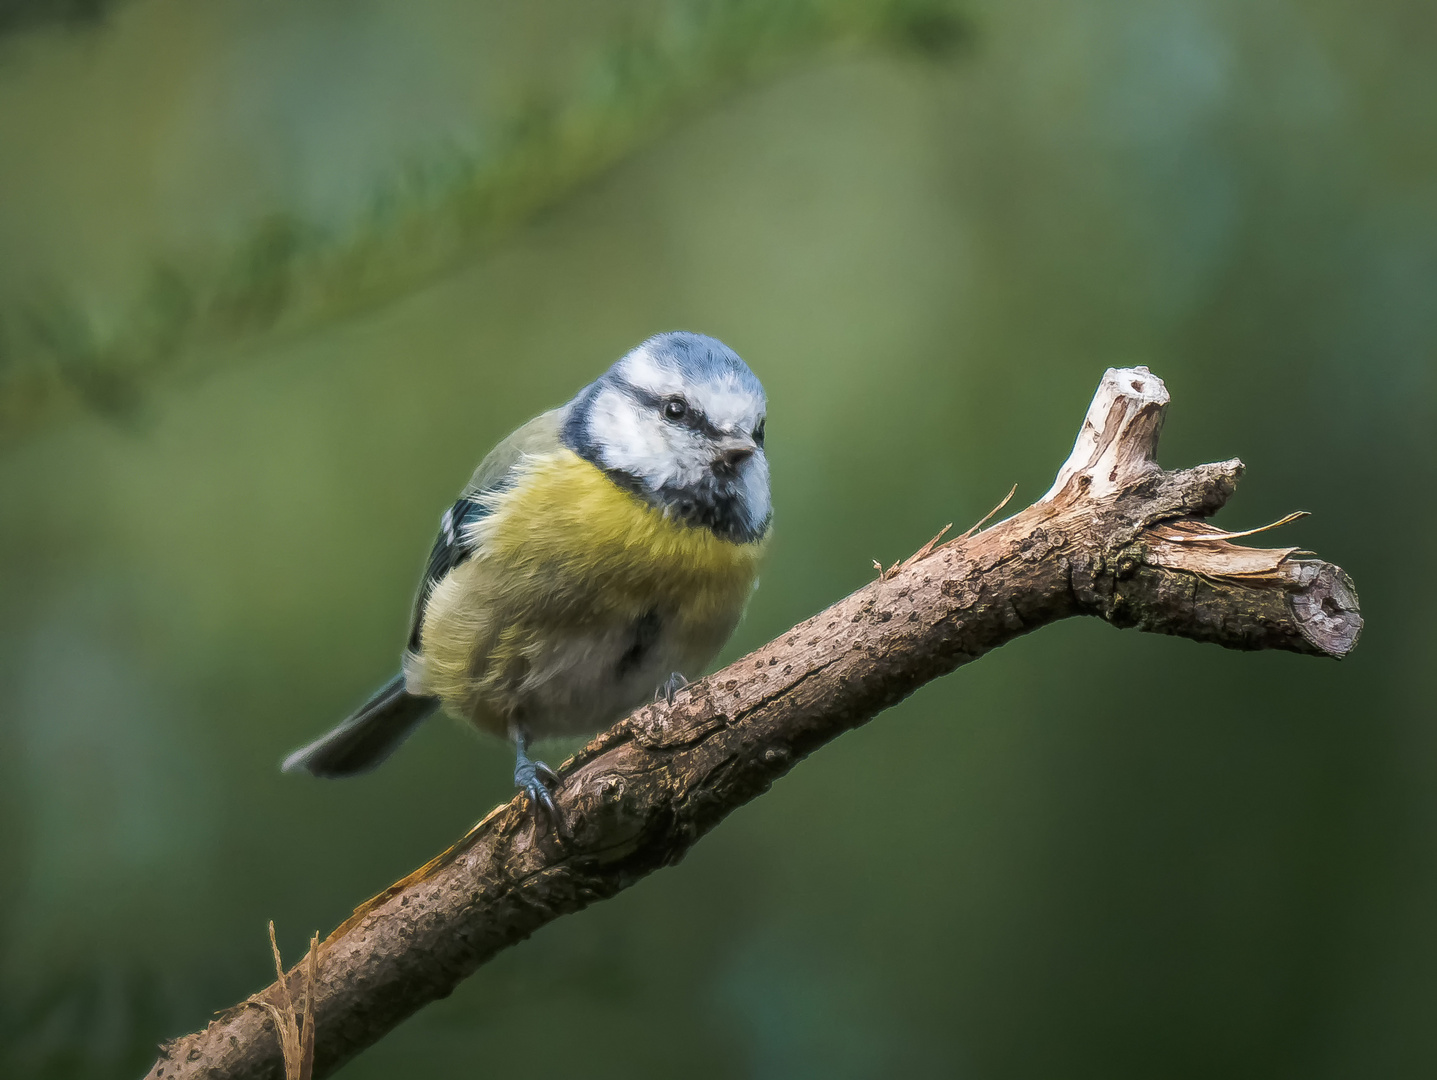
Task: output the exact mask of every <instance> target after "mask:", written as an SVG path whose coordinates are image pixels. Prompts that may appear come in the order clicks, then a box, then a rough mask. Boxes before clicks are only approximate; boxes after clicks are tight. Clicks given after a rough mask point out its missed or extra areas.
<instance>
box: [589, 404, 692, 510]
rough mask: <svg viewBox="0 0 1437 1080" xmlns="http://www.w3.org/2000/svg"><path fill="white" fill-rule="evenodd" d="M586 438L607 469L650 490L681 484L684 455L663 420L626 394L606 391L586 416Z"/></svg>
mask: <svg viewBox="0 0 1437 1080" xmlns="http://www.w3.org/2000/svg"><path fill="white" fill-rule="evenodd" d="M589 434H590V437H591V438H592V439H593V440H594V443H595V445H596V446H597V448H598V452H599V459H600V460H601V461H602V462H603V464H604V465H605V466H606V467H607V468H610V469H618V470H620V471H622V472H626V473H628V474H629V475H630V476H636V477H638V478H639V479H640V480H642V481H644V482H645V483H646V484H648V485H649V486H650V487H653V488H659V487H662V486H663V485H664V484H668V483H674V482H678V481H681V479H682V476H681V474H682V472H683V465H684V462H683V457H684V455H683V453H682V449H681V448H680V447H677V446H674V445H673V440H672V435H673V434H674V433H673V432H672V431H671V430H670V429H669V426H668V425H667V424H666V423H665V421H664V420H663V418H662V417H660V416H659V415H658V413H657V412H655V411H654V410H652V409H649V408H646V407H645V406H643V405H641V404H640V403H639V402H636V401H634V399H633V398H631V397H629V396H628V395H627V394H624V393H621V392H620V391H617V390H605V391H604V392H603V393H601V394H600V395H599V396H598V397H597V398H596V399H595V400H594V405H593V411H592V412H591V413H590V416H589Z"/></svg>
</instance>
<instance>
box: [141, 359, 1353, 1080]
mask: <svg viewBox="0 0 1437 1080" xmlns="http://www.w3.org/2000/svg"><path fill="white" fill-rule="evenodd" d="M1167 404H1168V395H1167V390H1166V389H1165V388H1164V386H1163V384H1162V381H1161V380H1160V379H1158V378H1157V377H1156V376H1154V375H1152V374H1151V373H1150V372H1148V371H1147V369H1145V368H1126V369H1115V370H1110V371H1108V372H1107V374H1106V375H1104V377H1103V381H1102V384H1101V386H1100V387H1099V388H1098V393H1097V395H1096V397H1094V399H1093V403H1092V406H1091V407H1090V408H1089V410H1088V415H1087V418H1086V419H1085V420H1084V422H1083V427H1082V430H1081V432H1080V433H1079V435H1078V439H1077V442H1076V444H1075V445H1074V447H1073V453H1072V455H1071V456H1070V457H1069V458H1068V460H1067V461H1066V462H1065V463H1064V464H1063V467H1062V468H1061V469H1060V470H1059V472H1058V478H1057V481H1056V482H1055V483H1054V485H1053V488H1052V490H1050V491H1049V492H1048V493H1047V494H1046V495H1045V496H1043V498H1042V499H1040V500H1039V501H1038V502H1036V503H1034V504H1033V505H1032V506H1030V507H1028V509H1026V510H1024V511H1022V512H1021V513H1019V514H1016V515H1014V516H1013V517H1010V518H1008V519H1007V520H1005V521H1002V522H999V523H998V524H997V525H994V526H993V527H991V528H989V529H987V530H985V531H983V532H979V533H976V534H975V535H965V536H963V537H960V538H958V539H956V540H951V541H948V542H947V543H937V542H935V543H930V544H928V545H925V547H924V548H923V549H922V550H920V551H919V552H918V554H917V555H915V556H913V557H912V558H910V559H908V560H907V561H905V562H903V563H900V564H898V565H897V566H896V567H894V568H893V569H892V570H890V571H888V572H884V573H880V574H879V576H878V579H877V580H875V581H873V582H872V583H870V584H869V585H868V586H866V587H865V588H862V589H860V590H858V591H857V592H856V593H854V594H853V595H851V596H849V597H847V598H845V599H843V600H840V601H839V602H838V603H837V604H835V605H833V606H832V607H831V608H829V609H828V610H827V611H824V612H822V613H820V614H818V615H815V616H814V617H813V618H811V619H809V620H808V621H806V622H804V623H801V624H799V625H798V626H796V627H794V628H793V629H792V630H790V631H789V632H788V633H786V634H784V635H782V636H781V637H779V638H778V639H776V640H774V641H772V642H770V643H769V644H767V645H765V646H764V647H763V648H761V649H758V650H757V651H755V652H753V653H751V654H749V655H748V656H746V657H744V658H743V659H742V660H739V661H737V662H735V663H733V664H731V665H729V666H728V667H727V668H725V669H724V670H722V671H720V672H718V673H716V674H714V675H711V676H709V677H708V678H707V679H704V680H702V681H700V682H698V683H695V684H693V685H692V686H689V687H687V688H685V689H683V690H680V691H679V692H678V693H677V695H676V697H675V699H674V700H673V702H672V703H668V702H663V701H660V702H657V703H655V704H653V705H649V706H645V707H644V708H642V709H639V710H638V711H637V712H635V713H633V714H632V715H631V716H629V717H628V718H626V719H625V720H623V721H621V722H620V723H619V724H617V725H615V726H614V727H613V728H611V729H610V730H608V731H606V732H604V733H603V734H602V735H600V736H598V737H597V738H596V739H594V740H593V741H592V742H591V743H590V744H589V745H588V746H586V747H585V748H584V749H583V750H582V751H580V752H579V753H578V754H576V755H575V756H574V757H573V758H572V759H571V760H570V761H568V762H566V763H565V764H564V766H563V767H562V768H561V770H560V773H561V783H560V785H559V786H558V788H557V789H556V791H555V793H554V797H555V801H556V803H557V806H558V814H559V817H560V819H561V821H560V824H561V826H562V828H561V829H560V830H549V829H545V828H544V827H543V825H544V819H543V818H542V817H540V818H538V819H537V821H536V817H535V815H533V814H531V813H528V812H526V808H525V806H524V803H523V799H522V797H519V798H516V799H515V800H514V801H513V802H510V803H508V804H507V805H504V806H501V807H499V808H497V809H496V810H494V811H493V812H492V813H490V814H489V816H488V817H486V818H485V819H484V820H483V821H481V822H480V823H479V824H478V825H476V826H475V827H474V828H473V829H472V830H470V832H469V833H468V835H466V836H465V837H464V838H463V839H462V840H460V841H459V843H457V844H456V845H455V846H454V847H452V848H451V849H450V850H449V851H447V852H445V853H443V854H442V855H440V856H439V857H437V858H436V859H434V860H432V861H431V862H430V863H428V864H427V865H425V866H424V867H421V868H420V869H419V870H417V871H415V872H414V873H413V874H411V875H410V876H409V877H407V878H405V879H404V880H403V881H400V882H397V883H395V884H394V885H393V886H391V887H390V888H389V889H388V890H386V891H385V892H384V893H382V894H380V895H379V896H376V897H374V898H373V899H371V900H370V901H368V902H367V903H365V904H364V905H362V906H361V907H360V908H359V909H358V910H356V912H355V913H354V915H353V916H352V917H351V918H350V919H349V920H348V921H347V922H345V923H344V924H343V925H342V926H340V927H339V928H338V929H337V930H335V931H334V932H333V933H332V934H330V936H329V937H328V938H327V939H326V940H325V941H324V942H323V943H322V944H321V945H320V946H319V950H318V984H317V988H316V991H315V993H314V995H313V997H314V1000H313V1002H312V1004H311V1005H310V1007H311V1008H312V1009H313V1017H314V1020H313V1032H312V1036H311V1035H310V1034H309V1033H306V1037H307V1038H308V1037H312V1038H313V1045H314V1075H315V1076H325V1075H327V1074H329V1073H330V1072H332V1071H334V1070H335V1069H336V1068H338V1067H339V1066H340V1065H341V1064H342V1063H343V1062H345V1061H347V1060H348V1059H349V1058H351V1057H353V1056H354V1055H355V1054H356V1053H358V1052H359V1051H360V1050H362V1049H363V1048H364V1047H366V1046H369V1045H370V1044H371V1043H373V1042H375V1041H376V1040H378V1039H379V1038H381V1037H382V1036H383V1035H384V1034H385V1033H386V1032H388V1031H389V1030H390V1029H391V1028H393V1027H394V1026H395V1025H397V1024H398V1023H399V1022H400V1021H401V1020H403V1019H404V1018H405V1017H407V1016H409V1015H410V1014H412V1013H413V1012H415V1011H416V1010H417V1009H419V1008H420V1007H421V1006H423V1005H424V1004H426V1003H427V1002H430V1001H432V1000H434V999H436V998H439V997H443V996H444V995H446V994H448V993H449V992H450V991H452V990H453V989H454V987H455V986H456V985H457V984H458V983H459V981H460V980H462V979H464V978H465V977H466V976H468V975H469V974H471V973H472V972H473V971H474V970H475V969H476V968H478V967H479V966H480V965H481V964H483V963H484V962H485V961H487V960H488V959H489V958H490V957H492V956H493V955H494V954H495V953H497V952H498V951H499V950H501V949H503V948H505V947H507V946H509V945H512V944H514V943H515V942H518V941H522V940H523V939H524V938H526V937H528V936H529V935H530V934H532V933H533V932H534V931H535V930H537V929H538V928H539V927H541V926H543V925H544V924H545V923H547V922H550V921H552V920H553V919H556V918H558V917H559V916H561V915H565V914H568V913H569V912H573V911H577V910H579V909H580V908H583V907H585V906H587V905H588V904H591V903H593V902H594V901H595V900H601V899H603V898H605V897H608V896H612V895H614V894H615V893H617V892H618V891H619V890H620V889H623V888H626V887H627V886H629V885H631V884H633V883H634V882H635V881H637V880H638V879H639V878H641V877H643V876H644V875H645V874H648V873H650V872H651V871H653V870H656V869H658V868H660V867H662V866H667V865H669V864H671V863H674V862H677V861H678V860H679V859H680V858H681V857H682V856H683V855H684V853H685V852H686V851H687V850H688V849H689V848H690V847H691V846H692V845H693V844H694V842H695V841H696V840H698V838H699V837H701V836H702V835H703V834H704V833H706V832H707V831H708V830H709V829H711V828H713V826H714V825H716V824H717V823H718V822H719V821H720V820H722V818H723V817H724V816H725V815H726V814H728V813H729V812H730V811H732V810H733V809H735V808H736V807H738V806H740V805H742V804H743V803H745V802H747V801H748V800H750V799H752V798H753V797H754V796H756V795H759V794H761V793H762V792H763V791H765V790H766V789H767V788H768V786H769V785H770V784H771V783H773V781H774V780H775V779H777V778H778V777H780V776H782V775H783V774H784V773H785V772H787V771H788V770H789V769H790V768H792V767H793V765H794V764H795V763H796V762H798V761H799V760H800V759H801V758H803V757H804V756H805V755H806V754H809V753H811V752H812V751H814V750H816V749H817V748H818V747H820V746H822V745H823V744H824V743H825V742H827V741H829V740H830V739H832V738H834V737H835V736H837V735H839V734H840V733H842V732H843V731H846V730H848V729H849V728H852V727H856V726H857V725H859V724H862V723H864V722H866V721H868V720H870V719H871V718H872V717H873V716H875V715H876V714H877V713H878V712H880V711H881V710H883V709H885V708H887V707H888V706H889V705H892V704H893V703H895V702H896V701H899V700H900V699H902V698H903V697H905V696H906V695H907V694H909V693H911V692H912V691H913V690H914V689H916V688H917V687H918V686H920V685H922V684H923V683H925V682H927V681H928V680H929V679H933V678H935V677H937V676H939V675H942V674H945V673H946V672H949V671H952V670H953V669H954V668H956V667H958V666H960V665H962V664H965V663H967V662H968V661H970V660H975V659H977V658H978V657H979V656H982V655H983V654H984V653H985V652H988V651H989V650H990V649H994V648H996V647H998V646H999V645H1002V644H1004V643H1005V642H1008V641H1010V640H1012V639H1013V638H1015V637H1017V636H1018V635H1020V634H1024V633H1027V632H1028V631H1030V630H1036V629H1037V628H1038V627H1040V626H1043V625H1044V624H1046V623H1050V622H1054V621H1056V620H1058V619H1062V618H1066V617H1068V616H1070V615H1096V616H1098V617H1099V618H1102V619H1106V620H1107V621H1108V622H1110V623H1113V624H1114V625H1115V626H1122V627H1137V628H1138V629H1142V630H1150V631H1156V632H1158V633H1164V634H1174V635H1177V636H1179V637H1188V638H1193V639H1194V640H1197V641H1211V642H1215V643H1217V644H1219V645H1225V646H1227V647H1228V648H1233V649H1287V650H1291V651H1294V652H1301V653H1309V654H1311V655H1314V656H1331V657H1341V656H1344V655H1346V654H1347V653H1348V652H1350V651H1351V650H1352V648H1353V646H1354V645H1355V644H1356V642H1357V636H1358V633H1359V632H1360V631H1361V629H1362V619H1361V617H1360V615H1359V614H1358V606H1357V594H1356V592H1355V591H1354V589H1353V586H1352V582H1351V580H1349V578H1348V577H1347V575H1346V574H1345V573H1343V572H1342V570H1340V569H1339V568H1337V567H1336V566H1333V565H1332V564H1331V563H1326V562H1322V561H1320V560H1318V559H1315V558H1310V557H1305V556H1304V555H1303V553H1301V552H1299V551H1297V549H1295V548H1280V549H1262V548H1251V547H1246V546H1242V545H1239V544H1237V543H1235V542H1234V541H1235V540H1237V539H1238V538H1240V537H1243V536H1247V535H1250V534H1248V533H1227V532H1224V531H1222V530H1220V529H1217V528H1214V527H1213V526H1211V525H1209V524H1207V522H1206V520H1205V519H1206V518H1208V517H1209V516H1210V515H1212V514H1213V513H1214V512H1215V511H1217V510H1218V509H1219V508H1220V507H1221V506H1222V505H1223V504H1224V503H1225V502H1226V501H1227V499H1228V497H1229V496H1231V494H1232V493H1233V489H1234V487H1235V486H1236V484H1237V480H1238V477H1239V476H1240V475H1241V473H1242V468H1243V466H1242V463H1241V462H1239V461H1237V460H1235V459H1234V460H1232V461H1224V462H1219V463H1217V464H1213V465H1199V466H1197V467H1195V468H1191V469H1183V470H1179V471H1176V472H1165V471H1164V470H1162V469H1161V468H1159V467H1158V465H1157V463H1156V460H1155V458H1156V452H1157V442H1158V433H1159V431H1160V429H1161V428H1162V423H1163V417H1164V414H1165V412H1166V410H1167ZM307 970H309V968H308V962H307V960H302V961H301V962H300V963H299V964H298V965H296V966H295V968H294V969H292V970H291V971H290V972H289V973H288V975H287V976H286V982H287V984H288V987H289V990H288V992H287V993H286V992H285V991H284V990H283V988H282V987H281V986H280V984H278V983H276V984H274V985H272V986H270V987H269V988H268V989H266V990H264V991H261V993H260V994H259V995H256V997H257V998H258V999H262V1000H264V1001H268V1002H274V1003H276V1004H277V1003H279V1002H281V1001H283V1000H286V999H289V1000H295V999H298V997H299V996H300V993H301V989H302V985H303V978H304V973H305V972H306V971H307ZM267 1024H268V1025H269V1026H268V1027H267V1026H266V1025H267ZM149 1075H150V1076H152V1077H163V1078H167V1080H168V1078H175V1077H201V1076H204V1077H212V1078H232V1080H238V1078H247V1080H248V1078H255V1080H257V1078H261V1077H264V1078H275V1080H278V1078H281V1077H283V1076H284V1075H285V1072H284V1058H283V1055H282V1052H281V1047H280V1044H279V1041H278V1040H277V1039H276V1037H275V1033H274V1031H273V1022H272V1021H267V1019H266V1011H265V1010H262V1009H252V1008H244V1007H241V1006H236V1007H235V1008H232V1009H230V1010H228V1011H226V1012H224V1013H223V1014H221V1015H220V1016H219V1017H218V1018H217V1019H216V1020H214V1021H212V1022H211V1023H210V1024H209V1026H208V1027H207V1028H205V1029H204V1030H202V1031H198V1032H196V1033H194V1034H192V1035H187V1036H185V1037H183V1038H181V1039H177V1040H175V1041H174V1042H171V1043H169V1044H167V1045H166V1046H165V1048H164V1049H163V1051H162V1054H161V1057H160V1059H159V1060H158V1061H157V1062H156V1063H155V1065H154V1066H153V1068H152V1069H151V1071H150V1073H149Z"/></svg>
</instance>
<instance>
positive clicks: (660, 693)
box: [654, 671, 689, 705]
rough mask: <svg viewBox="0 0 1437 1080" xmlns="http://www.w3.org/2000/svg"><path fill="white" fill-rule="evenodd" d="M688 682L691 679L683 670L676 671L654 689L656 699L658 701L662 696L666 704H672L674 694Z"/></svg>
mask: <svg viewBox="0 0 1437 1080" xmlns="http://www.w3.org/2000/svg"><path fill="white" fill-rule="evenodd" d="M688 684H689V681H688V679H686V678H685V677H684V673H683V672H682V671H675V672H674V673H673V674H672V675H670V676H669V677H668V678H667V679H665V680H664V682H663V683H662V684H661V685H660V686H659V688H658V689H657V690H655V691H654V700H655V701H658V700H659V699H660V698H662V699H663V701H664V703H665V704H667V705H672V704H673V703H674V695H675V694H677V693H678V692H679V691H680V690H682V689H683V688H684V687H685V686H687V685H688Z"/></svg>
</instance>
